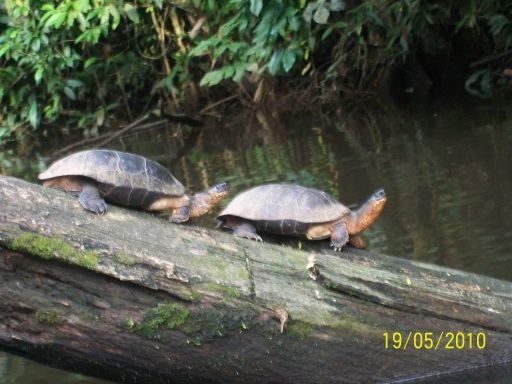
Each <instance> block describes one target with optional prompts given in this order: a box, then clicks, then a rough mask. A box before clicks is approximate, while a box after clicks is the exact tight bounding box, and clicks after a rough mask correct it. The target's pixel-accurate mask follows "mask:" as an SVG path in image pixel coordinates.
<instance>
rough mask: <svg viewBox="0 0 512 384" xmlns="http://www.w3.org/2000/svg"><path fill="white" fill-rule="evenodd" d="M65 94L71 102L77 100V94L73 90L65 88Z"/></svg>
mask: <svg viewBox="0 0 512 384" xmlns="http://www.w3.org/2000/svg"><path fill="white" fill-rule="evenodd" d="M64 93H65V94H66V96H67V97H68V98H70V99H71V100H76V94H75V91H73V88H70V87H64Z"/></svg>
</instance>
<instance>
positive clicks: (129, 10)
mask: <svg viewBox="0 0 512 384" xmlns="http://www.w3.org/2000/svg"><path fill="white" fill-rule="evenodd" d="M124 13H126V16H127V17H128V18H129V19H130V20H131V21H133V22H134V23H135V24H138V23H139V21H140V18H139V13H138V12H137V8H136V7H134V6H133V4H130V3H126V4H125V5H124Z"/></svg>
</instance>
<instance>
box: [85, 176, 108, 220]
mask: <svg viewBox="0 0 512 384" xmlns="http://www.w3.org/2000/svg"><path fill="white" fill-rule="evenodd" d="M78 201H79V202H80V204H81V205H82V207H84V208H85V209H87V210H88V211H91V212H94V213H96V214H97V215H103V214H104V213H105V212H107V203H105V200H104V199H103V197H101V193H100V190H99V189H98V186H97V185H96V184H92V183H90V184H84V185H83V187H82V192H80V195H78Z"/></svg>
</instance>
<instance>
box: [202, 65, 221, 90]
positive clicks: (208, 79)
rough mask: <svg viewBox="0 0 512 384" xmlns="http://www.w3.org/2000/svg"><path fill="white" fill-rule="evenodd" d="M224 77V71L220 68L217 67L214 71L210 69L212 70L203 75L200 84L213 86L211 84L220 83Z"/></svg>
mask: <svg viewBox="0 0 512 384" xmlns="http://www.w3.org/2000/svg"><path fill="white" fill-rule="evenodd" d="M223 78H224V71H222V70H220V69H216V70H214V71H210V72H208V73H206V74H205V75H204V76H203V78H202V79H201V81H200V82H199V86H200V87H203V86H205V85H207V86H209V87H211V86H214V85H217V84H219V83H220V82H221V81H222V79H223Z"/></svg>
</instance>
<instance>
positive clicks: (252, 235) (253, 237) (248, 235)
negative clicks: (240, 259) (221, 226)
mask: <svg viewBox="0 0 512 384" xmlns="http://www.w3.org/2000/svg"><path fill="white" fill-rule="evenodd" d="M235 236H237V237H243V238H246V239H249V240H255V241H259V242H261V243H263V239H262V238H261V236H260V235H258V234H255V233H243V234H238V235H235Z"/></svg>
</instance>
